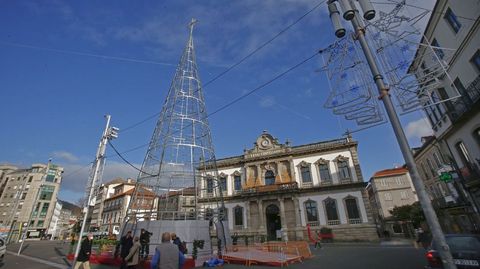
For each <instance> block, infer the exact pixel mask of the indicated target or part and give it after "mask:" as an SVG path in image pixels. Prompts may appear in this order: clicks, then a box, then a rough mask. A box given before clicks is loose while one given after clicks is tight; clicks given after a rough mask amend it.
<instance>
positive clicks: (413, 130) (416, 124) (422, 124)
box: [405, 118, 433, 139]
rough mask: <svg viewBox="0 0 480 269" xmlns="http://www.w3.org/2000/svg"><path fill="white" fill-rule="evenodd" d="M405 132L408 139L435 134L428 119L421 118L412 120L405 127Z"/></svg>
mask: <svg viewBox="0 0 480 269" xmlns="http://www.w3.org/2000/svg"><path fill="white" fill-rule="evenodd" d="M405 134H406V135H407V138H408V139H420V138H421V137H423V136H429V135H432V134H433V131H432V127H430V124H429V122H428V120H427V119H425V118H421V119H418V120H416V121H411V122H409V123H408V124H407V127H406V128H405Z"/></svg>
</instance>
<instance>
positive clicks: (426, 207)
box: [350, 1, 457, 269]
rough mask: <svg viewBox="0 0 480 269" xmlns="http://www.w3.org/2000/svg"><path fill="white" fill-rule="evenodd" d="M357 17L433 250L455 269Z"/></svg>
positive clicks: (359, 34) (355, 26)
mask: <svg viewBox="0 0 480 269" xmlns="http://www.w3.org/2000/svg"><path fill="white" fill-rule="evenodd" d="M350 3H351V5H352V7H355V3H353V1H350ZM354 9H355V8H354ZM358 16H359V13H358V10H356V9H355V16H354V18H353V19H352V20H351V21H352V25H353V29H354V31H355V38H356V39H357V40H358V42H359V43H360V46H361V47H362V50H363V53H364V54H365V58H366V60H367V62H368V65H369V66H370V71H371V72H372V75H373V79H374V81H375V84H376V85H377V88H378V92H379V94H380V97H379V98H380V99H381V100H382V101H383V104H384V106H385V110H386V112H387V114H388V118H389V119H390V123H391V124H392V128H393V131H394V133H395V136H396V137H397V142H398V145H399V146H400V150H401V151H402V155H403V158H404V159H405V163H406V165H407V167H408V171H409V172H410V175H411V177H412V182H413V185H414V186H415V190H416V191H417V196H418V199H419V201H420V205H421V206H422V209H423V212H424V214H425V218H426V220H427V223H428V226H429V227H430V230H431V232H432V235H433V238H435V241H436V242H437V243H438V246H439V248H438V250H437V251H438V253H439V254H440V257H441V259H442V263H443V266H444V268H446V269H456V268H457V267H456V265H455V264H454V262H453V258H452V254H451V253H450V249H449V247H448V244H447V241H446V240H445V236H444V234H443V232H442V229H441V227H440V224H439V222H438V218H437V214H436V213H435V211H434V210H433V206H432V204H431V201H430V198H429V197H428V194H427V192H426V191H425V185H424V184H423V182H422V180H421V178H420V174H419V173H418V170H417V166H416V165H415V160H414V158H413V154H412V152H411V150H410V145H409V144H408V140H407V137H406V136H405V132H404V131H403V128H402V125H401V123H400V119H399V118H398V115H397V112H396V111H395V107H394V106H393V103H392V99H391V98H390V95H389V93H388V87H387V86H386V85H385V83H384V81H383V76H382V75H381V73H380V70H379V69H378V65H377V61H376V59H375V57H374V56H373V54H372V51H371V50H370V47H369V46H368V43H367V40H366V38H365V29H364V28H363V27H362V26H361V23H360V21H359V19H358Z"/></svg>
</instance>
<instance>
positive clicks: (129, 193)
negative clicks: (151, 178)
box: [105, 187, 156, 201]
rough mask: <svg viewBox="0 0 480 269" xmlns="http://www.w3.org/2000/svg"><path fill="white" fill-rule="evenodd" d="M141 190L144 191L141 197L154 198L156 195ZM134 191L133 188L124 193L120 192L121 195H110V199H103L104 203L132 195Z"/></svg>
mask: <svg viewBox="0 0 480 269" xmlns="http://www.w3.org/2000/svg"><path fill="white" fill-rule="evenodd" d="M142 190H143V191H144V193H143V194H142V196H150V197H155V196H156V194H155V193H154V192H152V191H150V190H147V189H145V188H143V187H142ZM134 191H135V188H132V189H130V190H128V191H126V192H122V193H118V194H115V195H112V197H110V198H108V199H105V201H108V200H112V199H115V198H118V197H121V196H126V195H132V194H133V192H134Z"/></svg>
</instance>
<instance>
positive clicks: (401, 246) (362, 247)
mask: <svg viewBox="0 0 480 269" xmlns="http://www.w3.org/2000/svg"><path fill="white" fill-rule="evenodd" d="M69 248H70V244H68V243H66V244H62V242H61V241H27V242H26V243H25V244H24V250H23V252H22V253H23V254H22V255H20V256H17V255H16V251H17V250H18V244H13V245H10V246H9V247H8V253H7V255H6V257H5V261H4V263H3V264H1V265H0V268H2V269H3V268H5V269H8V268H31V269H47V268H49V269H50V268H69V264H70V263H69V261H68V260H67V259H66V258H65V254H66V253H67V252H68V251H69ZM312 252H313V255H314V257H313V258H311V259H308V260H306V261H304V262H303V263H296V264H292V265H289V266H288V268H291V269H297V268H298V269H299V268H301V269H322V268H325V269H351V268H355V269H367V268H368V269H372V268H373V269H377V268H379V269H381V268H387V269H404V268H411V269H415V268H418V269H422V268H423V267H424V266H425V265H426V260H425V258H424V255H425V251H424V250H423V249H416V248H414V247H413V246H412V245H411V244H409V243H408V242H405V241H403V242H402V241H400V242H395V241H394V242H383V243H376V244H367V243H351V244H350V243H334V244H324V246H323V248H322V249H312ZM92 268H94V269H108V268H115V267H112V266H101V265H92ZM224 268H225V269H237V268H246V267H245V266H242V265H233V264H228V265H225V266H224ZM249 268H252V269H255V268H274V267H268V266H255V265H253V266H250V267H249Z"/></svg>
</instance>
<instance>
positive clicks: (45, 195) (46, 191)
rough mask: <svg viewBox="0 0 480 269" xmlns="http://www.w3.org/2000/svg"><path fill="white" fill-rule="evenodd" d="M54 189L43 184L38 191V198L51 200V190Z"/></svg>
mask: <svg viewBox="0 0 480 269" xmlns="http://www.w3.org/2000/svg"><path fill="white" fill-rule="evenodd" d="M54 190H55V187H54V186H43V188H42V192H41V193H40V200H49V201H50V200H51V199H52V196H53V191H54Z"/></svg>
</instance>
